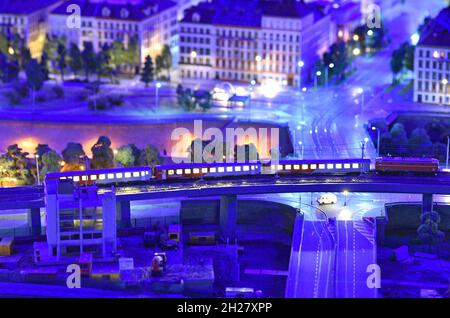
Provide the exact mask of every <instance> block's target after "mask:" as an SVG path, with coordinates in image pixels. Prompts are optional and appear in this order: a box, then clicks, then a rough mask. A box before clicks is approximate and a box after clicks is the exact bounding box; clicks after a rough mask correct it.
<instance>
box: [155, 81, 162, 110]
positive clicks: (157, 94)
mask: <svg viewBox="0 0 450 318" xmlns="http://www.w3.org/2000/svg"><path fill="white" fill-rule="evenodd" d="M161 86H162V84H161V83H160V82H156V84H155V108H158V106H159V105H158V103H159V89H160V88H161Z"/></svg>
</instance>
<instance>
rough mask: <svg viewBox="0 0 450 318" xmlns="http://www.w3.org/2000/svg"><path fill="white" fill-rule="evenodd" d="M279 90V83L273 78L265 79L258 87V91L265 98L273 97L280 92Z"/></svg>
mask: <svg viewBox="0 0 450 318" xmlns="http://www.w3.org/2000/svg"><path fill="white" fill-rule="evenodd" d="M280 90H281V87H280V85H279V84H278V83H277V81H275V80H273V79H268V80H266V81H265V82H264V83H263V85H261V87H260V92H261V93H262V94H263V95H264V96H265V97H266V98H275V97H276V96H277V95H278V93H279V92H280Z"/></svg>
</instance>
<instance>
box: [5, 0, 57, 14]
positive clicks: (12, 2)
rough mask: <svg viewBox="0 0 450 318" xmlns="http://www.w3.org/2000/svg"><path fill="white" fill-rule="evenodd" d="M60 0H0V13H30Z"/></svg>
mask: <svg viewBox="0 0 450 318" xmlns="http://www.w3.org/2000/svg"><path fill="white" fill-rule="evenodd" d="M60 1H61V0H1V1H0V13H3V14H30V13H33V12H35V11H38V10H40V9H43V8H46V7H48V6H50V5H52V4H55V3H57V2H60Z"/></svg>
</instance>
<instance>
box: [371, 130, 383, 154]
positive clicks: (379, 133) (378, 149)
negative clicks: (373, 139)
mask: <svg viewBox="0 0 450 318" xmlns="http://www.w3.org/2000/svg"><path fill="white" fill-rule="evenodd" d="M372 130H373V131H375V130H376V131H377V156H380V142H381V131H380V129H379V128H377V127H375V126H372Z"/></svg>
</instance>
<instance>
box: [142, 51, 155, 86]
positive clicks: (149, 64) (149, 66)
mask: <svg viewBox="0 0 450 318" xmlns="http://www.w3.org/2000/svg"><path fill="white" fill-rule="evenodd" d="M141 82H143V83H145V87H148V84H149V83H151V82H153V61H152V58H151V57H150V55H147V57H146V58H145V63H144V68H143V69H142V72H141Z"/></svg>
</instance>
